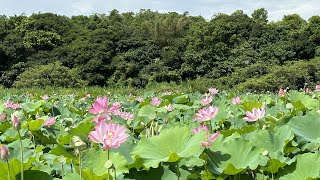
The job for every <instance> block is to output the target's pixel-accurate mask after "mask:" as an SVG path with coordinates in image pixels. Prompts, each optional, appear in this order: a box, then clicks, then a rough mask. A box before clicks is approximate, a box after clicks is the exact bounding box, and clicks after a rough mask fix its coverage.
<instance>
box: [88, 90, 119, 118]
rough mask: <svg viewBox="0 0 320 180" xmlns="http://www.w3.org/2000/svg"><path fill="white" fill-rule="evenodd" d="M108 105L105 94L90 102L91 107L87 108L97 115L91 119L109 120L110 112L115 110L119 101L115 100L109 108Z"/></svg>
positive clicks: (117, 108)
mask: <svg viewBox="0 0 320 180" xmlns="http://www.w3.org/2000/svg"><path fill="white" fill-rule="evenodd" d="M108 106H109V100H108V97H107V96H105V97H103V98H97V99H96V101H95V102H94V103H93V104H92V107H93V108H92V109H89V110H88V111H89V112H90V113H91V114H97V115H98V116H96V117H95V118H94V120H93V121H95V122H97V123H98V122H99V121H105V120H111V113H115V112H117V110H119V108H120V106H121V104H120V103H119V102H116V103H114V104H113V105H112V107H111V108H110V109H108Z"/></svg>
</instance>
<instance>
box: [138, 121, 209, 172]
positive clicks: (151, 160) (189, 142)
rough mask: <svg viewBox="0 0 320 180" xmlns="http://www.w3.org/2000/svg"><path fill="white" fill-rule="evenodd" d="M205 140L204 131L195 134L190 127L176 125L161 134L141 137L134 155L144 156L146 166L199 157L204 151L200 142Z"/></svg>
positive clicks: (156, 165)
mask: <svg viewBox="0 0 320 180" xmlns="http://www.w3.org/2000/svg"><path fill="white" fill-rule="evenodd" d="M204 140H205V133H204V132H202V133H199V134H197V135H193V133H192V132H191V129H190V128H188V127H186V126H183V127H181V126H175V127H171V128H168V129H164V130H163V131H162V132H161V134H160V135H159V136H153V137H151V138H143V139H141V140H140V141H139V143H138V145H137V146H136V147H135V148H134V149H133V151H132V155H134V156H138V157H140V158H142V159H143V161H144V166H145V167H146V168H150V167H154V168H156V167H158V164H159V163H160V162H177V161H179V160H180V159H181V158H189V157H192V156H196V157H199V155H200V154H201V152H202V151H203V147H201V146H200V142H201V141H204Z"/></svg>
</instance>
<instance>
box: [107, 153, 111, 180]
mask: <svg viewBox="0 0 320 180" xmlns="http://www.w3.org/2000/svg"><path fill="white" fill-rule="evenodd" d="M107 152H108V161H109V159H110V150H109V149H108V150H107ZM109 178H110V169H109V168H108V180H109Z"/></svg>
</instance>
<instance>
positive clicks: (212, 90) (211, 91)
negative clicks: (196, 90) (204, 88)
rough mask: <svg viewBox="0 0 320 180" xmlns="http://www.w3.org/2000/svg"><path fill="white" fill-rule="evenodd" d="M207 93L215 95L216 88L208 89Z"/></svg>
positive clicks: (217, 91) (216, 92)
mask: <svg viewBox="0 0 320 180" xmlns="http://www.w3.org/2000/svg"><path fill="white" fill-rule="evenodd" d="M208 91H209V93H210V94H212V95H215V94H218V93H219V90H218V89H217V88H209V89H208Z"/></svg>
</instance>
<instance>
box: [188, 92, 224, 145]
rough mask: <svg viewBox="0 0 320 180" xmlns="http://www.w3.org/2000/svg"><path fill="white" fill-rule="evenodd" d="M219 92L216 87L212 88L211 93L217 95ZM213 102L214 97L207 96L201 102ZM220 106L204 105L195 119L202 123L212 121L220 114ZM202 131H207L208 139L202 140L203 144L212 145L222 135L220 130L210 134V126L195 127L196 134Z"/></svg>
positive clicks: (201, 143)
mask: <svg viewBox="0 0 320 180" xmlns="http://www.w3.org/2000/svg"><path fill="white" fill-rule="evenodd" d="M218 92H219V90H217V89H216V88H210V89H209V93H210V94H212V95H215V94H217V93H218ZM211 102H212V97H210V96H209V97H208V96H207V97H205V98H203V99H202V100H200V104H202V105H209V104H210V103H211ZM218 111H219V108H218V107H217V106H208V107H204V108H202V109H200V110H198V113H196V115H195V118H194V121H198V122H199V123H200V124H204V123H205V122H208V121H211V120H212V119H213V118H215V117H216V115H217V114H218ZM201 131H205V132H206V141H201V142H200V145H201V146H205V147H206V146H211V145H212V143H213V142H214V141H215V140H216V139H217V138H218V136H219V135H220V132H216V133H214V134H210V132H209V129H208V126H206V125H201V126H199V127H197V128H194V129H193V133H194V134H198V133H199V132H201Z"/></svg>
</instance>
